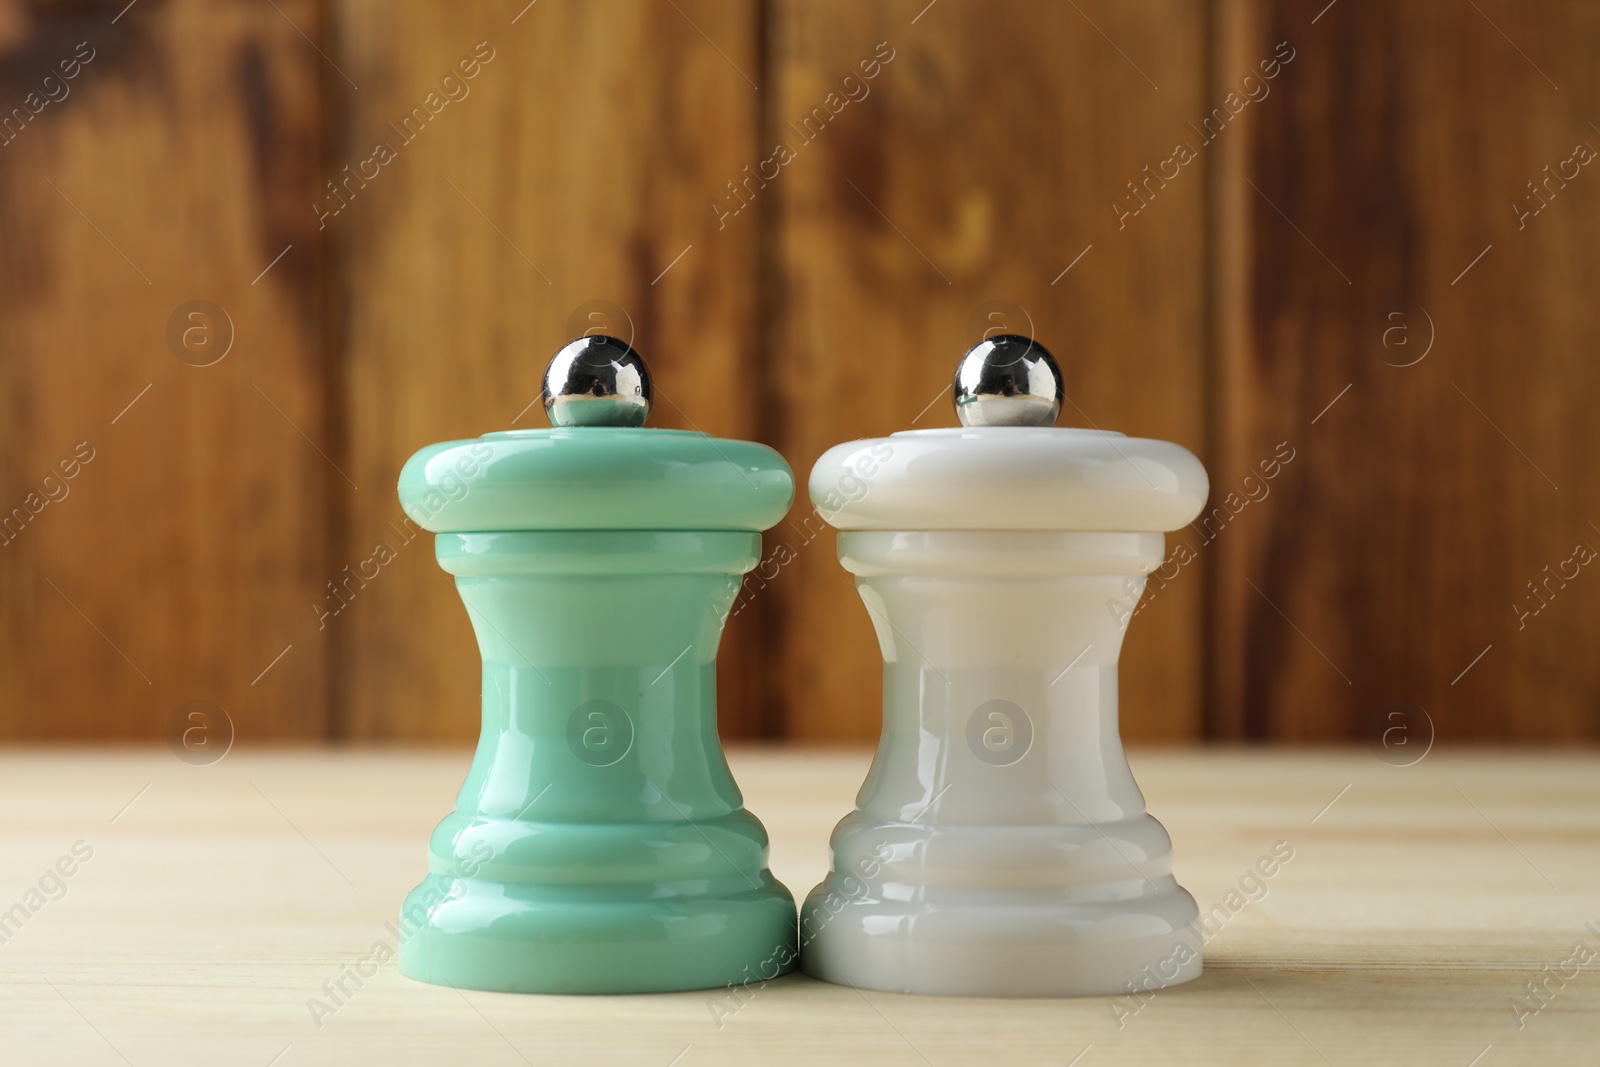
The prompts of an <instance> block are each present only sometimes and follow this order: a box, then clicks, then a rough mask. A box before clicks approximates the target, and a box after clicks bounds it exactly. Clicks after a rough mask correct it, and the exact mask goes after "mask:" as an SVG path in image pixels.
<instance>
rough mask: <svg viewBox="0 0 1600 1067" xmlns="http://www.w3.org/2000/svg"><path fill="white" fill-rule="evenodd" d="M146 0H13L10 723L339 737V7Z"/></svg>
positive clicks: (118, 733) (1, 432)
mask: <svg viewBox="0 0 1600 1067" xmlns="http://www.w3.org/2000/svg"><path fill="white" fill-rule="evenodd" d="M124 6H125V5H124V4H121V3H105V4H72V5H57V4H18V3H5V4H0V109H3V116H4V117H3V118H0V128H3V130H4V132H3V133H0V328H3V332H4V340H3V346H4V355H3V358H0V406H3V411H4V418H3V419H0V509H3V510H4V518H5V519H6V520H7V524H6V525H5V532H4V533H3V534H0V542H3V544H0V736H5V737H13V738H15V737H78V738H85V737H101V738H105V737H135V736H138V737H147V738H148V737H151V736H160V735H161V733H162V731H163V729H164V728H165V727H166V725H167V722H168V719H169V716H170V715H171V714H172V713H173V712H174V711H175V710H176V709H177V708H178V707H179V705H181V704H183V703H184V702H186V701H189V700H193V699H203V700H207V701H212V702H215V704H217V705H220V706H221V707H222V708H223V709H225V710H226V711H227V713H228V715H229V716H230V717H231V718H232V720H233V721H234V723H235V724H236V726H237V730H238V732H239V734H240V735H241V736H257V737H283V736H300V737H305V736H316V735H319V734H321V733H322V732H323V731H324V729H325V725H326V724H325V718H324V707H325V701H324V699H323V694H324V690H325V684H326V670H327V668H326V662H327V653H326V648H325V647H324V646H322V645H320V644H318V643H316V642H311V641H309V640H307V638H308V636H309V631H308V628H307V627H306V626H305V625H304V621H305V606H304V605H305V603H306V601H307V599H308V597H309V596H310V595H311V592H312V590H313V589H314V588H315V587H316V586H317V585H318V584H319V583H320V573H321V571H322V569H323V567H324V561H323V556H324V554H325V551H326V539H325V531H326V515H327V511H326V504H325V494H326V492H327V485H328V483H329V481H330V480H332V479H337V475H336V474H335V473H334V472H333V470H332V469H331V468H330V466H329V465H328V463H327V461H326V460H325V459H324V458H323V457H322V456H321V455H319V454H318V452H317V449H316V447H315V445H314V443H313V442H318V441H321V440H323V439H324V438H325V435H326V427H325V420H326V417H327V414H328V411H327V406H326V395H325V392H324V390H323V388H322V371H321V363H320V358H319V356H320V332H321V327H320V321H321V294H320V269H319V259H320V250H319V241H318V237H317V233H316V229H315V226H314V225H313V224H312V219H311V216H310V214H309V213H307V212H306V211H305V210H304V206H303V199H304V196H305V195H306V192H307V191H308V190H309V189H310V187H311V180H312V174H313V170H314V167H313V162H314V160H315V157H316V155H317V152H318V145H319V140H320V137H321V129H322V113H321V110H320V108H319V101H318V84H319V77H320V70H319V64H320V63H321V62H322V61H321V60H320V59H319V58H318V56H317V54H316V52H315V51H314V50H313V49H312V48H311V47H309V46H308V44H307V42H306V40H305V38H304V37H302V36H301V34H300V33H299V32H298V31H297V29H296V25H294V24H298V25H300V26H304V27H308V28H311V29H313V30H314V29H315V26H316V21H317V17H318V8H317V5H316V4H315V3H311V2H306V0H282V2H281V3H280V4H279V5H278V6H279V9H280V10H274V9H273V7H271V6H266V5H263V6H259V7H258V6H255V5H243V4H240V5H226V6H223V5H213V4H205V3H201V2H198V0H194V2H176V0H175V2H170V3H144V4H140V5H138V6H137V7H135V8H132V9H131V10H128V11H125V12H123V13H122V15H121V17H120V18H118V17H117V16H118V12H119V11H120V10H121V9H122V8H123V7H124ZM291 23H294V24H291ZM63 62H69V65H68V66H67V67H63V66H62V64H63ZM68 71H71V72H72V74H71V76H70V77H69V76H67V72H68ZM46 99H49V101H50V102H43V101H45V100H46ZM30 101H33V103H30ZM36 105H37V107H36ZM35 111H36V113H35ZM7 123H9V125H7ZM280 254H281V259H280V258H278V257H280ZM269 265H271V269H270V270H267V268H268V267H269ZM263 272H265V273H263ZM192 300H206V301H211V302H212V303H213V304H215V305H217V306H219V307H220V308H221V309H222V314H223V315H224V316H225V317H226V318H227V319H228V320H230V321H231V327H230V326H227V325H224V324H223V322H222V321H221V320H220V319H218V320H217V321H216V322H214V323H211V324H210V327H209V328H210V329H212V330H213V331H214V333H213V335H212V336H213V337H214V340H213V341H212V342H210V343H211V345H212V347H213V349H215V348H218V347H220V346H224V345H226V344H228V343H229V340H228V338H229V337H230V336H231V348H228V349H227V350H226V354H225V355H224V356H223V357H222V358H221V361H220V362H217V363H215V364H214V365H211V366H204V367H200V366H194V365H191V362H193V361H205V360H208V359H209V358H210V357H209V356H205V355H195V354H193V353H191V354H190V355H189V359H190V362H186V361H184V360H180V359H179V358H178V355H177V354H176V352H177V351H180V350H181V351H184V352H189V349H182V348H181V347H180V348H179V349H173V348H171V347H170V346H169V340H168V332H169V318H170V317H171V316H172V315H173V313H174V312H175V310H176V309H178V308H179V307H180V305H183V304H185V303H186V302H188V301H192ZM192 325H193V328H195V329H199V330H201V331H204V330H206V329H207V328H208V327H207V325H206V324H204V323H199V324H192ZM183 328H187V327H184V326H180V335H181V330H182V329H183ZM191 340H192V341H193V342H194V343H195V344H196V345H199V346H200V347H201V348H202V349H203V347H204V346H203V345H201V344H200V343H201V342H202V341H204V338H203V337H202V336H200V335H193V336H192V337H191ZM308 438H309V439H310V440H308ZM80 461H82V462H80ZM69 472H70V473H69ZM291 644H292V645H294V648H293V649H292V650H291V651H289V652H288V654H287V655H285V656H284V657H283V659H282V660H281V661H280V662H277V663H276V665H275V666H274V667H273V669H272V670H271V671H270V672H269V673H266V674H265V675H262V671H263V669H264V668H266V667H267V666H268V664H269V663H271V662H272V661H273V660H274V657H275V656H277V655H279V653H280V650H283V649H285V647H286V646H288V645H291ZM258 679H259V680H258Z"/></svg>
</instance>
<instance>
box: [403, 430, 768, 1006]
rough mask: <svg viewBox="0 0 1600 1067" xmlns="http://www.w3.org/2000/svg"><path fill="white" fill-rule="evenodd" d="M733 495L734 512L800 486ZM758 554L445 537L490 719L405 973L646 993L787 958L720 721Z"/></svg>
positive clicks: (693, 538)
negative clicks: (739, 603) (725, 631)
mask: <svg viewBox="0 0 1600 1067" xmlns="http://www.w3.org/2000/svg"><path fill="white" fill-rule="evenodd" d="M586 432H587V433H621V434H632V433H635V432H637V431H618V430H608V431H586ZM647 432H652V433H664V432H667V431H647ZM721 444H724V445H728V444H739V442H721ZM588 445H589V442H587V441H585V442H583V443H582V444H581V445H580V448H582V449H587V448H588ZM435 447H436V448H437V447H438V446H435ZM452 447H454V446H452ZM427 452H429V450H424V452H423V453H419V454H418V455H419V457H420V456H422V455H424V454H426V453H427ZM435 454H436V455H441V454H445V453H439V452H435ZM497 462H498V461H497ZM778 462H779V463H781V462H782V461H781V460H779V461H778ZM417 464H418V460H417V459H415V458H414V459H413V461H412V463H410V464H408V465H407V468H406V469H407V471H412V472H413V473H415V468H416V467H417ZM424 466H425V464H424ZM580 466H581V464H580ZM730 470H731V468H730ZM783 472H784V474H785V475H787V468H786V467H785V468H783ZM544 474H545V475H546V476H552V477H553V475H550V470H549V469H548V468H545V469H544ZM619 480H625V479H621V477H620V475H619ZM416 484H417V483H415V482H413V489H414V488H415V485H416ZM741 484H743V483H741ZM480 487H481V486H480ZM474 491H476V489H474ZM525 491H526V490H525ZM791 491H792V490H791ZM406 494H407V489H406V482H405V481H404V479H403V480H402V499H404V498H405V497H406ZM736 495H738V496H740V497H742V499H743V500H744V501H745V505H746V506H745V509H744V511H743V512H738V511H737V509H735V508H732V507H728V508H725V509H724V514H729V515H731V514H735V513H739V514H743V515H745V516H747V517H748V516H749V515H751V514H756V513H758V512H757V509H756V508H755V506H754V505H751V504H750V500H751V499H752V497H753V496H757V497H760V498H761V500H764V501H767V503H761V507H763V508H765V507H768V506H769V504H771V506H775V504H772V502H774V501H776V500H778V499H779V498H780V496H782V497H784V498H786V497H787V495H788V494H787V493H784V494H776V493H773V492H769V491H761V492H758V493H755V494H752V492H751V489H750V487H749V486H746V488H745V490H744V491H743V493H742V494H736ZM471 499H473V498H472V496H471V493H468V494H465V495H464V496H462V497H461V499H460V501H458V503H464V502H467V501H470V500H471ZM759 502H760V501H758V503H759ZM567 503H568V504H570V503H571V498H568V500H567ZM531 506H532V505H531V504H530V505H528V507H531ZM574 513H575V512H574V511H572V510H568V511H566V512H564V514H567V515H569V516H570V515H572V514H574ZM583 513H584V514H592V512H588V511H586V512H583ZM759 514H765V512H759ZM760 550H761V538H760V534H759V533H756V532H751V531H743V530H735V529H722V530H718V529H708V530H701V531H691V530H627V529H614V530H532V531H491V532H462V533H444V534H441V535H440V536H439V538H438V544H437V555H438V559H439V562H440V565H441V566H443V567H444V569H445V570H447V571H449V572H450V573H452V574H454V575H455V576H456V588H457V590H458V591H459V592H460V594H461V597H462V600H463V601H464V602H465V604H466V606H467V613H468V615H469V617H470V618H471V620H472V626H473V630H474V632H475V633H476V635H477V639H478V645H479V650H480V651H481V653H482V656H483V694H482V699H483V731H482V734H481V736H480V738H479V742H478V749H477V752H476V754H475V756H474V758H473V761H472V766H471V768H470V770H469V771H468V773H467V779H466V782H465V783H464V784H463V786H462V788H461V791H460V793H459V794H458V796H457V798H456V806H455V811H454V812H452V813H451V814H450V815H448V816H446V818H445V819H444V821H443V822H441V823H440V824H439V827H438V829H437V830H435V831H434V834H433V838H432V840H431V842H430V844H429V850H428V856H429V863H428V867H429V873H428V876H427V878H426V879H425V880H424V881H423V883H422V884H421V885H419V886H418V887H417V888H416V889H415V890H413V891H412V892H411V894H410V895H409V896H408V897H407V898H406V902H405V904H404V906H403V908H402V922H401V945H400V969H401V971H402V972H403V973H405V974H407V975H409V976H411V977H413V978H418V979H421V980H423V981H427V982H434V983H437V984H440V985H451V986H460V987H465V988H473V989H489V990H498V991H505V992H540V993H643V992H656V991H664V990H675V989H695V988H706V987H712V986H724V985H728V984H739V983H743V982H747V981H759V980H760V979H763V978H770V977H773V976H775V975H776V974H779V973H782V972H784V971H787V970H789V969H791V968H792V967H793V965H794V961H795V935H796V916H795V906H794V900H793V898H792V897H791V895H790V894H789V891H788V890H787V889H785V888H784V887H783V886H782V885H780V884H779V883H778V882H777V881H776V880H775V879H774V878H773V877H772V875H771V873H770V872H769V871H768V869H767V836H766V832H765V830H763V829H762V827H761V824H760V823H759V822H758V821H757V820H756V818H755V816H753V815H751V814H750V813H749V812H748V811H745V810H744V807H743V799H742V797H741V795H740V793H739V789H738V787H737V786H736V785H735V784H734V781H733V777H732V775H731V773H730V772H729V770H728V766H727V762H726V760H725V759H724V757H723V754H722V748H721V744H720V743H719V741H718V739H717V732H716V703H715V685H716V650H717V645H718V642H719V641H720V639H721V634H722V626H723V622H724V619H725V618H726V614H727V612H728V610H729V608H730V607H731V606H732V604H733V600H734V597H735V596H736V595H737V593H738V589H739V585H740V582H741V578H742V575H743V574H744V573H745V572H746V571H748V570H749V569H750V568H752V567H753V566H755V564H756V562H757V559H758V557H759V553H760Z"/></svg>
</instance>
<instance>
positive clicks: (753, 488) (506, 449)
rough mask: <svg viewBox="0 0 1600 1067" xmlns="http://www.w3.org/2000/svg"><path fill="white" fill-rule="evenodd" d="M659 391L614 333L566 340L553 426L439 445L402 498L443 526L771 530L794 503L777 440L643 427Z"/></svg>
mask: <svg viewBox="0 0 1600 1067" xmlns="http://www.w3.org/2000/svg"><path fill="white" fill-rule="evenodd" d="M651 395H652V390H651V384H650V377H649V372H648V371H647V370H646V368H645V365H644V361H643V360H642V359H640V358H639V355H638V353H637V352H635V351H634V350H633V349H632V348H631V347H629V346H628V345H627V344H625V343H624V342H622V341H618V340H616V339H614V338H610V337H582V338H579V339H577V340H575V341H573V342H571V343H570V344H568V345H566V346H564V347H563V348H562V349H561V351H560V352H558V353H556V356H555V358H554V359H552V360H551V361H550V367H549V369H548V370H547V371H546V373H545V393H544V402H545V410H546V412H547V414H549V416H550V418H551V421H552V422H553V423H555V425H553V426H552V427H551V428H550V429H547V430H534V429H529V430H504V431H500V432H497V433H488V434H484V435H483V436H482V437H479V438H476V439H474V440H465V441H443V442H440V443H438V444H432V445H428V446H427V447H426V448H423V449H421V450H420V451H418V452H417V453H416V454H415V455H413V456H412V457H411V458H410V459H409V460H407V461H406V465H405V467H404V468H402V469H401V471H400V486H399V489H400V504H401V507H402V508H404V509H405V512H406V514H407V515H408V516H410V517H411V519H412V520H413V521H414V522H416V523H417V524H418V525H419V526H422V527H423V528H424V529H427V530H432V531H434V532H435V533H469V532H490V531H509V530H750V531H760V530H765V529H767V528H769V527H771V526H773V525H774V524H776V523H777V522H778V520H779V519H781V518H783V516H784V514H785V513H786V512H787V511H788V510H789V505H790V504H791V503H792V502H793V500H794V475H793V474H792V473H791V472H790V470H789V465H788V464H787V463H785V462H784V461H783V457H782V456H780V455H778V453H777V452H775V451H773V450H772V449H770V448H768V447H767V446H766V445H761V444H756V443H755V442H753V441H733V440H726V439H723V438H717V437H712V436H710V435H709V434H704V433H698V432H695V431H689V430H656V429H645V428H643V427H642V426H640V423H642V422H643V421H644V417H645V415H646V414H647V413H648V411H649V406H650V399H651Z"/></svg>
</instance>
